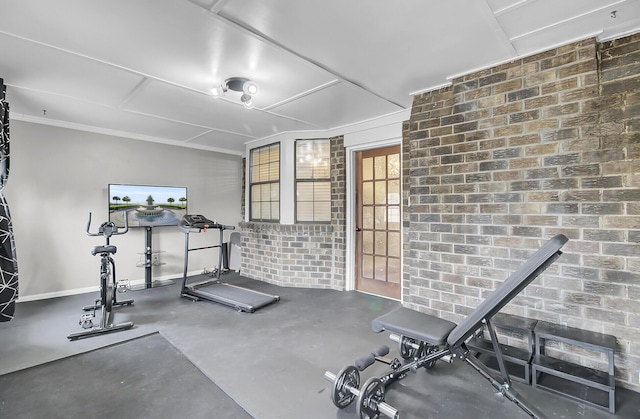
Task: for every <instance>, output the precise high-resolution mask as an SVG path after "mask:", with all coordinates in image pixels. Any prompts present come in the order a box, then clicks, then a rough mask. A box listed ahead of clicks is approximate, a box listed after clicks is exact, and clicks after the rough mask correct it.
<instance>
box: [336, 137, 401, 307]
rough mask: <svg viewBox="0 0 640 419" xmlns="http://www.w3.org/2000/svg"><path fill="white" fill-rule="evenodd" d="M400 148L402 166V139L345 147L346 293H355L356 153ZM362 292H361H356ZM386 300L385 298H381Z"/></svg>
mask: <svg viewBox="0 0 640 419" xmlns="http://www.w3.org/2000/svg"><path fill="white" fill-rule="evenodd" d="M397 145H399V146H400V162H401V165H403V164H404V161H403V159H402V138H394V139H391V140H385V141H378V142H372V143H368V144H359V145H357V146H352V147H346V148H345V153H346V172H347V173H346V175H347V176H346V177H347V179H346V187H347V191H346V193H347V209H346V214H347V219H346V223H345V228H346V255H345V259H346V261H345V262H346V263H345V290H346V291H356V266H355V262H356V237H355V229H356V200H355V191H356V152H358V151H365V150H372V149H376V148H383V147H389V146H397ZM400 179H401V182H400V196H401V197H402V196H403V194H402V192H403V190H402V177H401V178H400ZM403 207H404V206H403V205H400V220H402V219H403V210H404V208H403ZM400 232H401V235H400V237H401V243H404V240H403V238H404V229H401V230H400ZM400 267H401V270H400V288H402V285H403V284H402V282H403V277H404V275H403V274H404V251H403V249H401V251H400ZM358 292H363V291H358ZM383 298H386V297H383ZM402 299H403V295H402V292H400V302H402Z"/></svg>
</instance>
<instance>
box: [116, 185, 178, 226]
mask: <svg viewBox="0 0 640 419" xmlns="http://www.w3.org/2000/svg"><path fill="white" fill-rule="evenodd" d="M125 213H126V214H127V217H128V219H129V227H159V226H175V225H178V223H179V222H180V220H181V219H182V216H183V215H185V214H187V188H186V187H179V186H149V185H115V184H110V185H109V221H112V222H114V223H115V224H116V226H117V227H124V214H125Z"/></svg>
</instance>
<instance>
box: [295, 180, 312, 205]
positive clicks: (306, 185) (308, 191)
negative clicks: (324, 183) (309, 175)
mask: <svg viewBox="0 0 640 419" xmlns="http://www.w3.org/2000/svg"><path fill="white" fill-rule="evenodd" d="M297 196H298V202H301V201H313V183H311V182H298V195H297Z"/></svg>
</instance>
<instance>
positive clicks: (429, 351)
mask: <svg viewBox="0 0 640 419" xmlns="http://www.w3.org/2000/svg"><path fill="white" fill-rule="evenodd" d="M437 349H438V347H437V346H434V345H429V344H425V346H424V355H425V356H428V355H430V354H432V353H434V352H435V351H436V350H437ZM437 361H438V360H437V359H433V360H431V361H429V362H427V364H426V365H425V366H424V367H425V368H426V369H428V370H430V369H431V368H433V367H434V366H435V365H436V362H437Z"/></svg>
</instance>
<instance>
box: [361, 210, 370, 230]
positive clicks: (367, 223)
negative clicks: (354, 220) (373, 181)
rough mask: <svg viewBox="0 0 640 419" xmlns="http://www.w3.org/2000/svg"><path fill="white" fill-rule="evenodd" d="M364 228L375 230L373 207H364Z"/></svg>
mask: <svg viewBox="0 0 640 419" xmlns="http://www.w3.org/2000/svg"><path fill="white" fill-rule="evenodd" d="M362 228H364V229H367V230H373V207H363V208H362Z"/></svg>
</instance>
